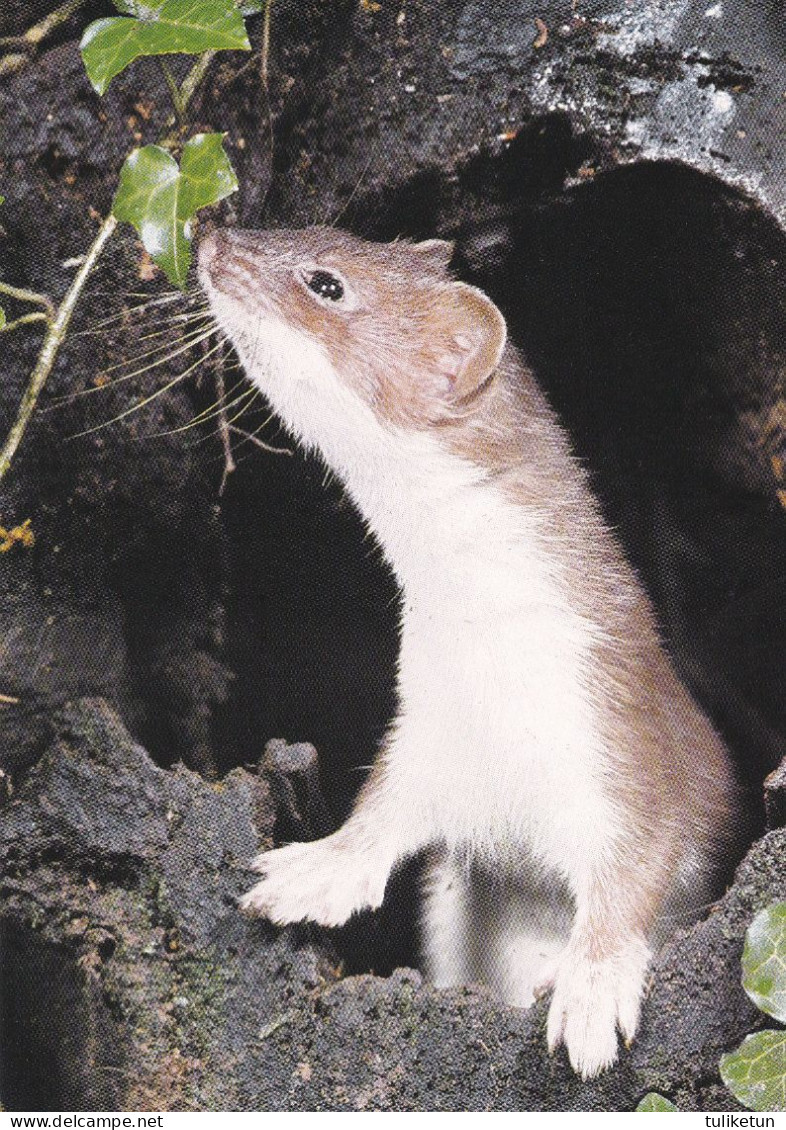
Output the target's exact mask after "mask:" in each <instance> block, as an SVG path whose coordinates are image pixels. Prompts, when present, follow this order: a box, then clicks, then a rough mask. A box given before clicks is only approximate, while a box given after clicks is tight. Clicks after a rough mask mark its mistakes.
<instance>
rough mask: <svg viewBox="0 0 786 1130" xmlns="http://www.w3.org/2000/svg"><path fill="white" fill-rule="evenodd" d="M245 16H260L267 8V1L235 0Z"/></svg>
mask: <svg viewBox="0 0 786 1130" xmlns="http://www.w3.org/2000/svg"><path fill="white" fill-rule="evenodd" d="M235 3H236V4H237V7H238V8H239V9H240V11H241V12H242V13H243V15H244V16H258V15H259V13H260V12H261V11H262V9H263V8H264V7H265V0H235Z"/></svg>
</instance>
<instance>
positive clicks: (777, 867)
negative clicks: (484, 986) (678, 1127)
mask: <svg viewBox="0 0 786 1130" xmlns="http://www.w3.org/2000/svg"><path fill="white" fill-rule="evenodd" d="M54 729H55V738H54V740H53V742H52V744H51V745H50V746H49V748H48V749H47V750H46V752H45V753H44V754H43V756H42V757H41V759H40V761H39V762H38V763H37V764H36V765H35V767H34V768H33V769H31V770H30V771H29V773H28V774H27V775H26V777H25V779H24V781H23V783H22V785H21V787H20V789H19V792H18V793H17V794H16V795H15V796H14V797H13V798H12V799H11V800H10V801H9V802H7V803H6V806H5V808H4V810H3V819H2V823H0V872H1V873H2V876H3V878H2V881H1V884H0V895H1V896H2V900H3V904H2V905H3V915H2V930H3V950H4V958H5V960H4V966H3V974H2V976H3V978H4V984H3V992H2V993H1V994H0V999H2V1000H3V1001H4V1002H5V1003H4V1009H3V1016H2V1032H1V1035H2V1038H3V1046H4V1047H5V1048H7V1049H8V1051H9V1055H8V1058H7V1059H4V1066H3V1070H4V1076H5V1078H4V1090H5V1101H6V1105H7V1107H8V1108H9V1109H30V1106H29V1102H30V1100H31V1098H32V1097H34V1096H35V1097H37V1098H38V1099H39V1101H38V1103H37V1104H36V1106H35V1109H41V1110H45V1109H63V1108H69V1109H76V1110H79V1109H92V1110H96V1109H99V1110H102V1109H119V1110H192V1109H198V1110H347V1111H351V1110H610V1109H612V1110H625V1109H632V1108H633V1107H634V1106H635V1104H636V1102H637V1101H638V1100H639V1099H640V1098H641V1097H642V1096H643V1095H644V1093H645V1092H646V1091H648V1090H651V1089H658V1090H660V1091H662V1092H663V1093H665V1094H667V1095H669V1096H670V1097H671V1098H672V1099H673V1100H674V1101H676V1102H677V1103H678V1104H679V1105H680V1107H681V1109H686V1110H692V1109H714V1110H717V1109H727V1110H732V1109H737V1108H736V1104H735V1103H734V1101H733V1100H732V1099H731V1098H730V1096H728V1095H726V1094H725V1093H724V1091H723V1088H722V1085H721V1084H720V1080H719V1078H718V1074H717V1063H718V1059H719V1057H720V1055H721V1053H722V1052H723V1051H725V1050H728V1049H729V1048H732V1047H734V1046H736V1044H737V1043H738V1042H739V1041H740V1040H741V1039H742V1037H743V1036H744V1035H745V1034H746V1033H748V1032H749V1031H751V1030H752V1029H753V1028H755V1027H757V1026H761V1023H762V1020H763V1017H762V1016H761V1014H760V1013H758V1011H757V1010H756V1008H755V1007H754V1006H753V1005H752V1004H751V1002H750V1001H749V1000H748V998H747V997H746V996H745V994H744V992H743V991H742V988H741V986H740V983H739V958H740V953H741V948H742V938H743V935H744V932H745V929H746V926H747V924H748V923H749V922H750V920H751V918H752V917H753V915H754V914H755V912H756V911H757V910H759V909H760V908H761V907H763V906H766V905H767V904H768V903H769V902H771V901H773V900H775V899H782V898H784V897H786V878H785V877H784V874H783V852H784V850H786V833H784V832H783V831H777V832H772V833H769V834H768V835H767V836H766V837H765V839H764V840H762V841H761V842H760V843H759V844H757V845H756V846H755V847H754V848H753V849H752V851H751V853H750V855H749V856H748V857H747V859H746V860H745V862H744V863H743V864H742V865H741V867H740V869H739V872H738V875H737V879H736V882H735V885H734V887H733V888H732V890H731V891H730V892H729V894H728V895H727V896H726V897H725V898H724V899H723V900H722V901H721V902H720V903H719V904H718V906H717V907H716V908H715V909H714V910H713V913H712V914H711V916H710V917H709V919H708V920H707V921H706V922H704V923H702V924H700V925H699V926H697V927H696V928H695V929H694V930H693V931H691V932H689V933H686V934H684V935H683V936H681V937H680V938H679V939H678V940H676V941H675V942H674V943H673V944H672V945H671V946H670V948H669V949H668V950H667V951H666V952H664V954H663V955H662V956H661V957H660V959H659V961H658V963H657V966H656V969H655V972H654V982H653V989H652V992H651V994H650V997H649V1000H648V1002H647V1004H646V1007H645V1011H644V1019H643V1023H642V1028H641V1033H640V1036H639V1038H638V1040H637V1041H636V1043H635V1044H634V1047H633V1050H632V1051H631V1052H623V1055H622V1058H621V1062H620V1064H619V1066H618V1067H617V1068H615V1069H614V1070H613V1071H610V1072H609V1073H608V1074H606V1075H604V1076H603V1077H601V1078H600V1079H599V1080H597V1081H594V1082H592V1083H582V1082H581V1081H580V1080H579V1079H577V1078H576V1077H575V1076H574V1075H573V1074H572V1072H571V1070H570V1068H569V1067H568V1065H567V1062H566V1060H565V1057H564V1053H562V1052H561V1053H560V1054H559V1055H557V1056H556V1057H554V1058H553V1059H552V1058H549V1057H548V1056H547V1054H546V1052H545V1032H544V1029H545V1008H546V1003H545V1002H543V1003H542V1004H539V1005H538V1006H537V1007H535V1008H533V1009H532V1010H530V1011H523V1010H518V1009H511V1008H506V1007H503V1006H500V1005H498V1004H497V1003H495V1002H494V1001H493V1000H492V999H491V998H490V996H489V995H488V994H486V993H485V992H484V991H482V990H480V989H472V988H467V989H462V990H451V991H436V990H434V989H432V988H430V987H429V986H427V985H425V984H424V983H423V981H422V979H421V977H420V975H419V974H418V973H416V972H414V971H413V970H407V969H401V970H398V971H397V972H395V973H394V974H393V976H391V977H389V978H380V977H373V976H369V975H365V976H355V977H347V978H344V979H342V978H341V972H340V965H339V960H340V959H339V952H340V932H328V931H321V930H318V929H316V928H298V929H295V928H290V929H288V930H286V931H277V930H274V929H273V928H271V927H269V926H267V925H266V924H264V923H259V922H253V921H248V920H247V919H245V918H244V917H243V916H242V915H241V914H240V912H239V911H238V910H237V908H236V906H235V905H234V900H235V899H236V897H237V895H238V894H239V893H240V892H241V891H242V890H243V889H244V887H245V886H246V885H247V884H248V882H249V879H250V876H249V874H248V873H247V872H246V871H245V864H246V862H247V861H248V859H249V858H250V857H251V856H252V855H253V854H254V852H255V851H256V849H257V845H258V843H259V842H260V841H261V842H262V844H263V845H264V844H268V845H269V844H270V842H271V836H272V830H273V825H274V813H273V808H272V805H271V802H270V793H269V789H268V786H267V784H266V782H265V780H264V779H263V778H260V777H258V776H254V775H251V774H249V773H247V772H245V771H244V770H236V771H234V772H233V773H231V774H230V775H229V776H228V777H227V778H226V779H225V780H224V781H223V782H221V783H220V784H209V783H206V782H204V781H203V780H201V779H200V778H199V777H198V776H197V775H196V774H194V773H193V772H191V771H189V770H186V769H183V768H182V767H176V768H175V769H174V770H172V771H165V770H162V769H159V768H157V767H156V766H155V765H154V764H153V763H152V762H151V761H150V759H149V757H148V756H147V754H146V753H145V751H144V750H143V749H141V747H140V746H138V745H137V744H136V743H135V742H134V741H133V740H132V739H131V738H130V737H129V735H128V734H127V732H126V731H125V730H124V728H123V726H122V723H121V722H120V721H119V719H118V718H117V716H116V715H115V714H114V713H113V712H112V711H111V709H110V708H109V707H108V706H107V705H106V704H105V703H104V702H102V701H101V700H96V699H92V700H91V699H85V700H80V701H77V702H75V703H73V704H71V705H69V706H67V707H65V708H64V709H63V710H62V711H61V712H60V713H59V715H58V716H57V718H56V719H55V723H54ZM19 986H22V991H21V992H20V991H19Z"/></svg>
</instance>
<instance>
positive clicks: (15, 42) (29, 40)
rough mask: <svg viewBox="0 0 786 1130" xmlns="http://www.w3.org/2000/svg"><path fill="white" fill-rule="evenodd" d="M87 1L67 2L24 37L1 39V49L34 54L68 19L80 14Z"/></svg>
mask: <svg viewBox="0 0 786 1130" xmlns="http://www.w3.org/2000/svg"><path fill="white" fill-rule="evenodd" d="M86 2H87V0H66V3H65V4H61V5H60V7H59V8H55V10H54V12H50V13H49V15H48V16H45V17H44V19H43V20H41V21H40V23H37V24H33V26H32V27H29V28H28V29H27V31H26V32H24V34H23V35H9V36H6V37H5V38H3V39H0V47H18V48H22V49H24V50H26V51H29V52H31V53H32V52H34V51H35V50H36V49H37V48H38V47H39V45H40V44H41V43H43V41H44V40H45V39H46V38H47V36H49V35H51V34H52V32H53V31H54V30H55V29H56V28H58V27H60V25H61V24H64V23H65V21H66V20H67V19H70V17H71V16H73V14H74V12H78V11H79V9H80V8H82V7H83V6H84V5H85V3H86Z"/></svg>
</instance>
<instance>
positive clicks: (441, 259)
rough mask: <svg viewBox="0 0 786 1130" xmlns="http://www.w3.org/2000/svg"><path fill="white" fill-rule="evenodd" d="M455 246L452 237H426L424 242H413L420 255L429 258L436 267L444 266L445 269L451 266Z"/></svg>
mask: <svg viewBox="0 0 786 1130" xmlns="http://www.w3.org/2000/svg"><path fill="white" fill-rule="evenodd" d="M455 247H456V245H455V243H454V242H453V240H452V239H424V240H423V242H422V243H413V244H412V250H413V251H417V253H418V255H422V256H423V257H424V259H425V258H427V259H429V260H430V261H431V262H432V263H433V264H434V266H435V267H442V269H443V270H445V271H446V270H447V269H448V267H449V266H450V260H451V259H452V258H453V252H454V250H455Z"/></svg>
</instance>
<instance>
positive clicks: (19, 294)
mask: <svg viewBox="0 0 786 1130" xmlns="http://www.w3.org/2000/svg"><path fill="white" fill-rule="evenodd" d="M0 294H7V295H8V297H9V298H18V299H19V301H20V302H32V303H34V305H36V306H43V307H44V309H45V310H46V312H47V314H48V315H49V317H50V318H51V320H52V321H54V318H55V305H54V303H53V302H52V299H51V298H49V297H48V296H47V295H46V294H37V293H36V291H34V290H25V289H24V287H21V286H11V284H10V283H4V282H0Z"/></svg>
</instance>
